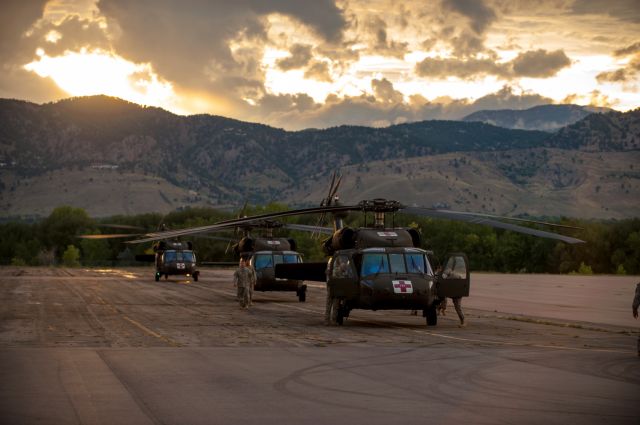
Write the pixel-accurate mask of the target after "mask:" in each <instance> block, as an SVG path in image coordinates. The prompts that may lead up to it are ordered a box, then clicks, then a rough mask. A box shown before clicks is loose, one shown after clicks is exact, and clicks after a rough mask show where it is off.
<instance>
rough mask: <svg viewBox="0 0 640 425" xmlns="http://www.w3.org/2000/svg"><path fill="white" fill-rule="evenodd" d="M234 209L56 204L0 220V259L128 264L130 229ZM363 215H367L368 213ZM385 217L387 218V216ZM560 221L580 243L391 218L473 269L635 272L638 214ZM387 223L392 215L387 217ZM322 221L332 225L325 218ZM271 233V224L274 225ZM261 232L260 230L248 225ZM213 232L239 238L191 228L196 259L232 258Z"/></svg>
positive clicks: (194, 220) (221, 216) (174, 225)
mask: <svg viewBox="0 0 640 425" xmlns="http://www.w3.org/2000/svg"><path fill="white" fill-rule="evenodd" d="M286 209H287V207H286V206H285V205H282V204H269V205H266V206H254V207H249V208H247V209H246V210H245V211H244V212H243V214H244V215H255V214H264V213H268V212H275V211H282V210H286ZM235 216H236V214H234V213H228V212H222V211H218V210H214V209H210V208H191V209H186V210H184V211H179V212H173V213H170V214H167V215H164V216H163V215H161V214H139V215H134V216H114V217H109V218H105V219H93V218H91V217H89V216H88V215H87V213H86V212H85V211H84V210H82V209H80V208H73V207H68V206H63V207H58V208H56V209H55V210H54V211H53V212H52V213H51V214H50V215H49V217H47V218H45V219H43V220H42V221H40V222H36V223H24V222H9V223H4V224H0V263H1V264H14V265H34V266H35V265H66V266H75V265H84V266H114V265H134V264H135V261H134V256H135V255H136V254H142V253H150V252H152V251H151V244H126V243H125V241H126V240H130V239H135V235H134V234H135V233H136V232H138V233H146V232H150V231H156V230H158V228H159V227H161V226H163V225H164V226H166V227H167V228H169V229H178V228H183V227H193V226H203V225H207V224H212V223H215V222H217V221H220V220H226V219H230V218H233V217H235ZM318 220H319V218H318V217H317V216H298V217H292V218H289V219H287V221H288V222H295V223H302V224H318ZM368 221H369V223H370V222H371V217H369V218H368ZM389 221H391V220H389ZM346 222H347V223H348V224H349V225H350V226H352V227H358V226H363V225H364V224H365V217H363V216H362V214H360V213H352V214H350V216H349V217H348V218H347V220H346ZM556 222H557V223H558V224H568V225H572V226H577V227H580V228H581V229H580V230H573V231H571V236H574V237H577V238H579V239H582V240H584V241H585V242H586V243H584V244H577V245H569V244H566V243H563V242H559V241H555V240H551V239H542V238H537V237H533V236H528V235H523V234H519V233H513V232H509V231H503V230H500V229H494V228H491V227H488V226H481V225H474V224H468V223H459V222H454V221H448V220H436V219H429V218H423V217H414V216H407V215H404V214H401V213H398V214H396V215H395V218H394V224H395V225H396V226H412V227H415V228H417V229H419V231H420V233H421V235H422V248H424V249H428V250H432V251H433V252H434V256H435V257H436V258H437V259H439V260H440V261H443V260H444V257H446V255H447V254H448V253H450V252H465V253H466V254H467V255H468V257H469V259H470V262H471V269H472V270H475V271H495V272H508V273H518V272H526V273H598V274H600V273H603V274H634V275H635V274H640V219H628V220H611V221H593V220H578V219H566V218H564V219H559V220H556ZM387 224H388V225H390V224H391V223H390V222H389V223H387ZM113 225H127V226H135V227H137V228H138V229H140V230H133V229H132V230H123V229H120V228H115V229H114V227H113ZM324 225H327V226H331V224H330V218H329V217H326V218H325V223H324ZM114 230H115V231H116V232H117V233H126V232H131V233H132V235H131V236H130V237H128V238H117V239H81V238H79V237H78V236H79V235H82V234H110V233H114ZM276 233H277V231H276ZM252 234H253V235H254V236H259V235H260V231H259V230H255V231H254V232H253V233H252ZM279 235H280V236H286V237H291V238H293V239H295V240H296V242H297V247H298V248H297V249H298V251H300V252H302V253H303V254H304V256H305V259H306V260H307V261H318V260H322V259H323V258H324V257H323V253H322V249H321V239H319V238H318V237H314V236H313V235H311V234H309V233H305V232H293V231H291V232H286V231H281V232H280V234H279ZM211 236H216V237H223V238H228V239H231V240H237V239H239V238H240V235H239V234H238V233H234V232H233V231H227V232H223V233H216V234H215V235H202V236H192V237H189V238H188V239H189V240H192V241H193V243H194V246H195V250H196V252H197V254H198V258H199V260H200V261H233V260H235V259H234V258H233V255H232V253H231V249H230V244H231V243H230V242H227V241H224V240H219V239H213V238H211Z"/></svg>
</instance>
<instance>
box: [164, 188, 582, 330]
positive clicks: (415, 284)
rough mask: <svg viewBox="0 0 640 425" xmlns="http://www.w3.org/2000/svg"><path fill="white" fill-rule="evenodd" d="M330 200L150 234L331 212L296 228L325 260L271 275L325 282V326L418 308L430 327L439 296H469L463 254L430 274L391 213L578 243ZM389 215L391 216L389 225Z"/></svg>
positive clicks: (437, 212) (395, 205)
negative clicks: (327, 219)
mask: <svg viewBox="0 0 640 425" xmlns="http://www.w3.org/2000/svg"><path fill="white" fill-rule="evenodd" d="M334 180H335V177H334ZM337 201H338V199H337V197H336V196H335V189H334V184H333V181H332V184H331V187H330V189H329V196H328V197H327V198H326V199H325V200H323V202H322V204H321V206H320V207H313V208H303V209H296V210H290V211H284V212H278V213H270V214H262V215H256V216H253V217H243V218H238V219H234V220H227V221H222V222H218V223H216V224H212V225H209V226H202V227H197V228H190V229H182V230H176V231H169V232H163V233H159V234H157V235H155V236H156V237H176V236H183V235H193V234H198V233H207V232H213V231H216V230H219V229H222V228H225V227H228V226H237V225H240V224H243V223H249V222H252V221H253V222H255V221H258V220H272V219H279V218H283V217H288V216H297V215H306V214H322V215H325V214H332V215H333V222H334V223H333V229H326V228H322V227H320V226H304V227H307V229H304V228H302V227H300V228H298V229H297V230H308V231H316V232H317V231H319V230H320V231H324V230H328V233H331V236H330V237H329V238H327V239H326V240H324V241H323V243H322V245H323V249H324V251H325V253H326V254H327V256H329V260H328V261H327V262H320V263H288V264H287V263H284V262H283V263H281V264H277V265H276V266H275V278H276V279H277V278H280V279H291V280H306V281H320V282H326V283H327V297H328V298H327V310H328V313H329V318H330V322H331V324H342V323H343V321H344V319H345V318H347V317H349V314H350V312H351V311H352V310H354V309H366V310H410V309H413V310H422V312H423V316H424V317H425V318H426V323H427V325H429V326H433V325H436V324H437V320H438V318H437V314H436V307H437V305H438V304H439V303H440V301H441V300H442V299H444V297H466V296H469V289H470V274H469V265H468V264H469V263H468V259H467V257H466V255H464V254H462V253H459V254H451V255H450V256H449V258H448V260H447V261H446V262H445V267H444V270H443V272H442V273H441V274H438V275H436V273H435V272H434V269H433V265H432V264H431V262H430V260H429V258H428V255H427V254H428V252H427V251H425V250H423V249H421V248H420V245H421V236H420V234H419V232H418V231H417V230H416V229H413V228H406V227H396V226H395V214H396V213H397V212H398V211H400V210H402V211H404V212H405V213H408V214H413V215H420V216H426V217H432V218H440V219H448V220H456V221H464V222H469V223H475V224H482V225H487V226H492V227H495V228H500V229H505V230H511V231H514V232H519V233H524V234H529V235H533V236H537V237H543V238H550V239H556V240H560V241H563V242H566V243H571V244H574V243H582V242H584V241H581V240H579V239H576V238H573V237H569V236H565V235H561V234H558V233H553V232H548V231H544V230H539V229H534V228H529V227H524V226H520V225H517V224H512V223H506V222H503V221H499V220H511V221H521V222H527V223H535V224H544V225H550V226H555V227H563V228H572V229H575V228H574V227H571V226H563V225H557V224H552V223H544V222H536V221H533V220H524V219H517V218H509V217H500V216H495V215H489V214H479V213H469V212H457V211H451V210H443V209H435V208H427V207H406V206H404V205H402V204H401V203H400V202H398V201H393V200H386V199H373V200H364V201H361V202H359V203H358V204H355V205H340V204H339V203H338V202H337ZM351 211H360V212H362V213H364V215H365V226H364V227H361V228H357V229H353V228H351V227H347V226H345V225H344V223H343V220H344V219H345V218H346V217H347V214H348V213H349V212H351ZM371 215H372V216H373V217H372V218H373V219H372V221H371V222H370V223H371V224H370V225H367V222H366V220H367V218H368V217H369V216H371ZM388 215H391V220H389V218H388ZM389 221H390V222H389ZM298 226H300V225H298Z"/></svg>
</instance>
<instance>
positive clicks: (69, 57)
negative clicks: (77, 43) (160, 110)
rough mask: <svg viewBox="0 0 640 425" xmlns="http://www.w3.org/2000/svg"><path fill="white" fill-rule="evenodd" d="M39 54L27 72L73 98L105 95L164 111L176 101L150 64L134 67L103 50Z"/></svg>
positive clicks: (167, 85)
mask: <svg viewBox="0 0 640 425" xmlns="http://www.w3.org/2000/svg"><path fill="white" fill-rule="evenodd" d="M37 54H38V56H39V59H38V60H36V61H33V62H31V63H29V64H27V65H25V66H24V68H25V69H26V70H28V71H32V72H35V73H36V74H38V75H39V76H40V77H43V78H45V77H49V78H51V79H52V80H53V81H55V83H56V84H57V85H58V86H59V87H60V88H61V89H62V90H64V91H65V92H67V93H68V94H69V95H71V96H90V95H96V94H105V95H108V96H114V97H120V98H122V99H125V100H128V101H130V102H135V103H139V104H144V105H150V106H164V107H166V106H167V105H171V104H172V103H173V102H174V101H175V99H174V98H175V93H174V91H173V86H172V84H171V83H169V82H167V81H163V80H162V79H161V78H159V77H158V75H157V74H156V73H155V72H154V71H153V69H152V67H151V65H149V64H135V63H133V62H130V61H127V60H125V59H123V58H122V57H120V56H118V55H115V54H112V53H109V52H104V51H101V50H95V51H91V52H89V51H86V50H82V51H80V52H66V53H65V54H64V55H61V56H55V57H50V56H48V55H47V54H46V53H45V52H44V51H43V50H42V49H39V50H38V52H37Z"/></svg>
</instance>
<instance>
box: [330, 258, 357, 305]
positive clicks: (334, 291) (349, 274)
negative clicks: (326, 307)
mask: <svg viewBox="0 0 640 425" xmlns="http://www.w3.org/2000/svg"><path fill="white" fill-rule="evenodd" d="M328 278H329V279H328V282H327V284H328V288H327V289H328V290H329V294H330V295H331V296H332V297H336V298H347V299H351V298H354V297H357V296H358V293H359V285H358V280H357V278H356V273H355V269H354V267H353V262H352V260H351V258H349V256H347V255H344V254H340V255H336V256H334V257H333V260H332V261H331V267H330V269H329V274H328Z"/></svg>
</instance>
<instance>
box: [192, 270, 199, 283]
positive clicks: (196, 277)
mask: <svg viewBox="0 0 640 425" xmlns="http://www.w3.org/2000/svg"><path fill="white" fill-rule="evenodd" d="M199 274H200V273H197V272H196V273H194V274H193V281H194V282H197V281H198V275H199Z"/></svg>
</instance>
